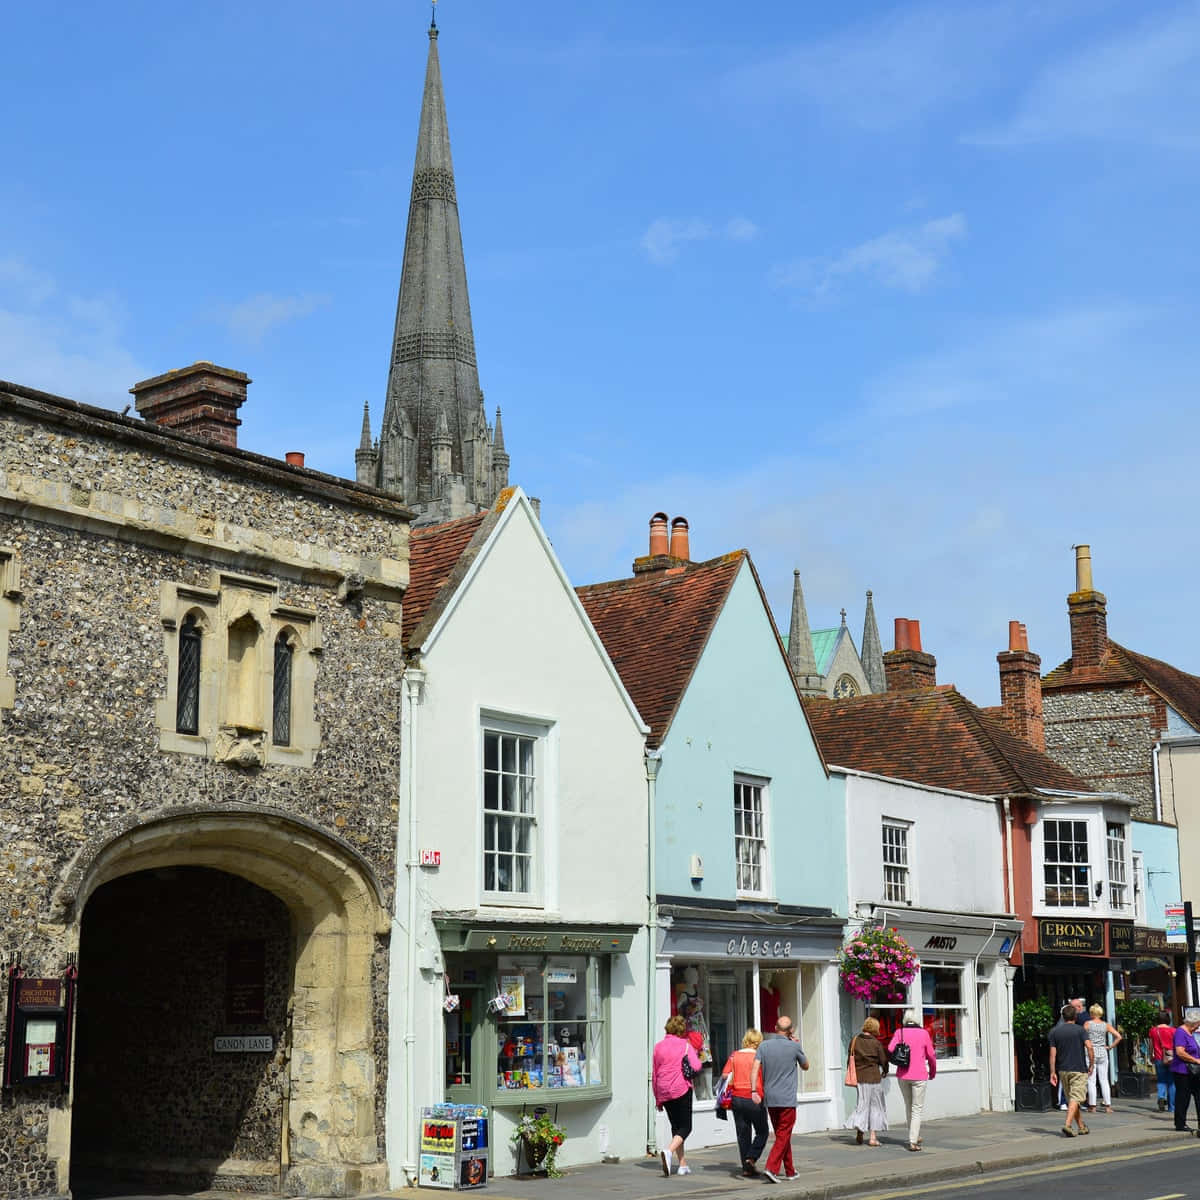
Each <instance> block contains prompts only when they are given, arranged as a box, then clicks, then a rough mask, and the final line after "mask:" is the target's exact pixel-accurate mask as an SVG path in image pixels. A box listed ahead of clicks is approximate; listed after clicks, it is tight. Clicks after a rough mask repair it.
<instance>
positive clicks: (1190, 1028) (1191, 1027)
mask: <svg viewBox="0 0 1200 1200" xmlns="http://www.w3.org/2000/svg"><path fill="white" fill-rule="evenodd" d="M1197 1029H1200V1009H1196V1008H1189V1009H1187V1010H1186V1011H1185V1012H1184V1014H1183V1024H1182V1025H1180V1027H1179V1028H1178V1029H1177V1030H1175V1041H1174V1043H1173V1045H1172V1046H1171V1071H1172V1072H1173V1073H1174V1075H1175V1129H1176V1132H1178V1133H1186V1132H1187V1129H1188V1106H1189V1105H1190V1104H1191V1102H1192V1100H1193V1098H1194V1099H1195V1101H1196V1116H1197V1118H1200V1043H1197V1041H1196V1030H1197ZM1196 1136H1197V1137H1200V1129H1197V1130H1196Z"/></svg>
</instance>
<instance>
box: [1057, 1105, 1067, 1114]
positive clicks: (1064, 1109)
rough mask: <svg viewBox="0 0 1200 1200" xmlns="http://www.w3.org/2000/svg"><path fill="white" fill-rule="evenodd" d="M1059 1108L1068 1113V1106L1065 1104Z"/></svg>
mask: <svg viewBox="0 0 1200 1200" xmlns="http://www.w3.org/2000/svg"><path fill="white" fill-rule="evenodd" d="M1058 1107H1059V1108H1061V1109H1062V1110H1063V1112H1066V1111H1067V1106H1066V1105H1065V1104H1060V1105H1059V1106H1058Z"/></svg>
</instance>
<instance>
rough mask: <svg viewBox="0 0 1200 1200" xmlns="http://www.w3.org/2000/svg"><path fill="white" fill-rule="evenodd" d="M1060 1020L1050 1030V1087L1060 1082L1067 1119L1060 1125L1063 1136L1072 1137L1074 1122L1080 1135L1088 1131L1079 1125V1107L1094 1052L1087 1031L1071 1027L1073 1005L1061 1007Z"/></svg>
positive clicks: (1085, 1127)
mask: <svg viewBox="0 0 1200 1200" xmlns="http://www.w3.org/2000/svg"><path fill="white" fill-rule="evenodd" d="M1060 1015H1061V1016H1062V1020H1061V1021H1059V1023H1058V1024H1057V1025H1055V1027H1054V1028H1053V1029H1052V1030H1050V1035H1049V1038H1048V1039H1047V1040H1048V1041H1049V1042H1050V1083H1051V1085H1052V1086H1054V1085H1056V1084H1057V1083H1058V1081H1059V1077H1060V1076H1061V1078H1062V1090H1063V1095H1064V1096H1065V1097H1066V1099H1067V1119H1066V1122H1065V1123H1064V1125H1063V1135H1064V1136H1065V1137H1074V1136H1075V1130H1074V1129H1072V1128H1071V1122H1072V1121H1074V1122H1075V1124H1076V1125H1077V1126H1078V1127H1079V1132H1080V1133H1090V1132H1091V1131H1090V1130H1089V1129H1088V1127H1087V1126H1086V1125H1085V1124H1084V1123H1083V1114H1082V1113H1081V1112H1080V1111H1079V1106H1080V1105H1081V1104H1082V1103H1083V1102H1084V1101H1085V1100H1086V1099H1087V1078H1088V1072H1090V1071H1091V1069H1092V1063H1093V1062H1094V1061H1095V1059H1094V1051H1093V1050H1092V1043H1091V1041H1090V1040H1089V1038H1088V1035H1087V1030H1086V1029H1084V1027H1083V1026H1082V1025H1076V1024H1075V1018H1076V1016H1077V1015H1078V1013H1077V1012H1076V1009H1075V1005H1074V1004H1064V1005H1063V1006H1062V1012H1061V1014H1060Z"/></svg>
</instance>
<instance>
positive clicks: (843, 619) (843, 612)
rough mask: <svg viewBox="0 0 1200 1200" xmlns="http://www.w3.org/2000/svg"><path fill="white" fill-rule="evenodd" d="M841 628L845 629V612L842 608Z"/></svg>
mask: <svg viewBox="0 0 1200 1200" xmlns="http://www.w3.org/2000/svg"><path fill="white" fill-rule="evenodd" d="M842 628H843V629H845V628H846V610H845V609H844V608H843V609H842Z"/></svg>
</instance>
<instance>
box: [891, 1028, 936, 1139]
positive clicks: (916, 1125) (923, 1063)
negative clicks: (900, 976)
mask: <svg viewBox="0 0 1200 1200" xmlns="http://www.w3.org/2000/svg"><path fill="white" fill-rule="evenodd" d="M898 1046H907V1047H908V1063H907V1065H901V1063H900V1062H899V1061H898V1055H897V1047H898ZM887 1050H888V1056H889V1057H890V1058H891V1059H892V1061H893V1062H894V1063H895V1064H896V1079H897V1080H898V1081H899V1083H900V1094H901V1095H902V1096H903V1097H904V1108H905V1111H906V1112H907V1114H908V1148H909V1149H910V1150H920V1149H921V1114H922V1113H923V1112H924V1111H925V1089H926V1087H928V1086H929V1081H930V1080H931V1079H933V1078H934V1077H935V1076H936V1075H937V1055H936V1054H934V1052H933V1039H932V1038H931V1037H930V1036H929V1032H928V1031H927V1030H926V1029H925V1028H924V1027H923V1026H922V1025H921V1023H920V1022H919V1021H918V1020H917V1014H916V1011H915V1010H914V1009H911V1008H910V1009H908V1010H907V1011H906V1012H905V1014H904V1018H903V1021H902V1023H901V1025H900V1028H899V1029H897V1030H896V1032H895V1033H893V1034H892V1040H891V1041H890V1042H888V1048H887Z"/></svg>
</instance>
